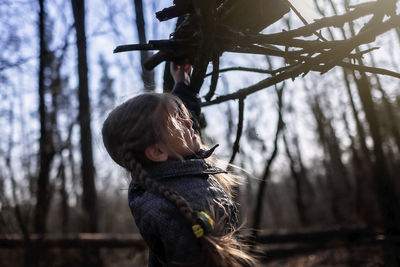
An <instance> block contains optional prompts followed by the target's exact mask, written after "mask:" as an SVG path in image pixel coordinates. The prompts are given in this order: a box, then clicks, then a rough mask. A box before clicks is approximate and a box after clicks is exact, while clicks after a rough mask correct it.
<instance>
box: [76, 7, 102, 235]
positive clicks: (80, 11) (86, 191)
mask: <svg viewBox="0 0 400 267" xmlns="http://www.w3.org/2000/svg"><path fill="white" fill-rule="evenodd" d="M72 9H73V13H74V19H75V29H76V46H77V49H78V75H79V87H78V99H79V125H80V138H81V139H80V143H81V153H82V165H81V171H82V189H83V195H82V199H83V201H82V202H83V203H82V204H83V212H84V215H83V216H84V220H83V231H84V232H89V233H95V232H97V196H96V187H95V181H94V166H93V152H92V131H91V127H90V100H89V86H88V66H87V57H86V32H85V2H84V0H72Z"/></svg>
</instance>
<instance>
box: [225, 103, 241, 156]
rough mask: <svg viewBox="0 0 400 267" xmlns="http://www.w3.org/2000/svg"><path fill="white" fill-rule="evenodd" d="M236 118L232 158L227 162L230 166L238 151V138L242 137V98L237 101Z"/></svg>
mask: <svg viewBox="0 0 400 267" xmlns="http://www.w3.org/2000/svg"><path fill="white" fill-rule="evenodd" d="M238 116H239V117H238V125H237V131H236V138H235V142H234V143H233V149H232V156H231V158H230V160H229V164H231V163H232V162H233V161H234V160H235V157H236V154H237V152H238V151H239V142H240V137H241V136H242V131H243V118H244V98H240V99H239V107H238Z"/></svg>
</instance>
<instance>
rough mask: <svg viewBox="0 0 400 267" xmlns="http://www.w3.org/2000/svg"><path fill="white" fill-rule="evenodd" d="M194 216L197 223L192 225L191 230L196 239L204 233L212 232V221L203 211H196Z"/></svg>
mask: <svg viewBox="0 0 400 267" xmlns="http://www.w3.org/2000/svg"><path fill="white" fill-rule="evenodd" d="M195 216H196V220H197V221H198V222H199V223H198V224H195V225H193V226H192V230H193V233H194V235H195V236H196V237H197V238H201V237H202V236H203V235H204V232H206V233H210V232H211V231H212V230H214V221H213V219H211V217H210V216H209V215H208V214H207V213H205V212H204V211H200V212H199V211H196V212H195Z"/></svg>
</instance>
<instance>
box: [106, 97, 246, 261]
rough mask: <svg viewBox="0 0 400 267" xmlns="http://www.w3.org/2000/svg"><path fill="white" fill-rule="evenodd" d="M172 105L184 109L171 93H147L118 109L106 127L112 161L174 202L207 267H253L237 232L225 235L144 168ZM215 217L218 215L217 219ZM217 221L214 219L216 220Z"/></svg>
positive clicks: (108, 120)
mask: <svg viewBox="0 0 400 267" xmlns="http://www.w3.org/2000/svg"><path fill="white" fill-rule="evenodd" d="M171 106H172V107H174V106H175V109H176V107H177V106H178V107H179V108H181V109H183V111H184V112H187V110H186V109H185V108H184V105H183V103H182V102H181V100H180V99H179V98H177V97H175V96H173V95H171V94H156V93H145V94H142V95H139V96H137V97H134V98H132V99H130V100H128V101H126V102H125V103H123V104H121V105H120V106H118V107H117V108H115V109H114V110H113V111H112V112H111V113H110V114H109V115H108V117H107V119H106V120H105V122H104V124H103V129H102V135H103V143H104V145H105V147H106V149H107V152H108V153H109V154H110V156H111V158H112V159H113V160H114V161H115V162H116V163H117V164H119V165H120V166H122V167H124V168H125V169H127V170H128V171H129V172H130V174H131V177H132V181H133V182H134V183H135V184H139V185H140V186H142V187H144V188H145V189H147V190H151V191H152V192H153V193H156V194H158V195H160V196H162V197H164V198H165V199H167V200H168V201H170V202H171V203H173V204H174V205H175V206H176V207H177V209H178V211H179V213H180V214H181V215H182V217H183V218H185V220H186V221H187V222H188V224H189V225H190V226H192V229H193V232H194V235H195V236H196V237H198V238H200V241H201V244H202V249H203V250H204V251H205V252H206V254H207V255H208V263H207V266H221V267H228V266H253V264H254V261H253V259H252V257H250V256H249V255H247V254H246V253H245V252H243V251H242V250H241V249H240V244H239V243H238V241H237V240H236V238H235V236H234V233H229V234H221V233H224V231H223V229H219V228H222V226H221V225H223V224H218V223H217V224H215V226H216V227H210V224H212V226H214V223H213V219H211V217H210V216H209V215H208V214H205V213H203V214H199V212H197V211H194V210H193V209H192V207H191V206H190V204H189V202H188V201H186V200H185V199H184V198H183V197H182V196H181V195H180V194H179V193H178V192H176V191H175V190H174V189H172V188H169V187H167V186H164V185H162V184H161V183H159V182H157V181H156V180H155V179H152V178H151V177H150V176H149V174H148V173H147V172H146V170H145V169H144V166H146V165H148V164H150V160H149V159H147V157H146V156H145V153H144V151H145V149H146V147H148V146H150V145H153V144H155V143H157V142H160V141H161V142H162V141H164V140H165V139H164V138H165V137H164V136H163V133H165V129H167V123H168V117H166V115H168V114H169V113H170V112H171ZM214 217H215V216H214ZM215 219H216V218H214V220H215Z"/></svg>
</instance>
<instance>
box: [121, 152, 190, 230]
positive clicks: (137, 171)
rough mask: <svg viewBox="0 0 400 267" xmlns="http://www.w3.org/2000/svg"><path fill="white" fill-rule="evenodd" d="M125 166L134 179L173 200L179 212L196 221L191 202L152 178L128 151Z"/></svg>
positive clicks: (187, 218) (188, 219)
mask: <svg viewBox="0 0 400 267" xmlns="http://www.w3.org/2000/svg"><path fill="white" fill-rule="evenodd" d="M125 166H126V169H127V170H128V171H130V173H131V177H132V180H133V181H136V182H138V183H139V184H141V185H143V186H144V187H145V188H147V189H149V190H151V191H152V192H154V193H156V194H158V195H160V196H163V197H164V198H166V199H168V200H169V201H171V202H172V203H173V204H174V205H175V206H176V207H177V208H178V211H179V213H180V214H181V215H182V216H183V217H184V218H185V219H186V220H187V221H188V222H189V223H190V224H191V225H194V224H195V223H196V219H195V212H194V211H193V209H192V207H191V206H190V204H189V202H187V201H186V199H184V198H183V197H182V196H181V195H180V194H179V193H178V192H176V191H175V190H174V189H172V188H169V187H167V186H164V185H162V184H160V183H159V182H157V181H156V180H154V179H152V178H151V177H150V176H149V174H148V173H147V172H146V170H144V169H143V167H142V164H140V163H139V162H138V161H137V160H136V159H135V158H134V157H133V153H132V152H129V151H127V152H126V153H125Z"/></svg>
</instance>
